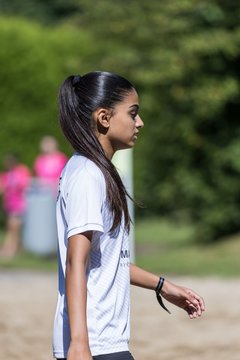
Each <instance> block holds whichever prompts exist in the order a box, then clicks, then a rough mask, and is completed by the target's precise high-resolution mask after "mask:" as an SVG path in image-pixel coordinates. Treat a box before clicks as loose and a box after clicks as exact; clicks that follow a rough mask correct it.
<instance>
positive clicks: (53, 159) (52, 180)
mask: <svg viewBox="0 0 240 360" xmlns="http://www.w3.org/2000/svg"><path fill="white" fill-rule="evenodd" d="M67 160H68V159H67V157H66V156H65V155H64V154H63V153H61V152H59V151H56V152H55V153H52V154H43V155H39V156H38V157H37V159H36V161H35V164H34V171H35V174H36V176H37V177H38V178H39V180H40V182H41V184H43V185H47V186H50V187H53V188H54V189H56V188H57V185H58V181H59V177H60V174H61V171H62V169H63V168H64V166H65V164H66V162H67Z"/></svg>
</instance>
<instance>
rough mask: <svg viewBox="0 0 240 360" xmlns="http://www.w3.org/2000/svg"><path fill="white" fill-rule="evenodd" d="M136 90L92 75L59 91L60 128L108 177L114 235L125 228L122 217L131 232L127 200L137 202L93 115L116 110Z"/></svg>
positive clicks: (121, 80)
mask: <svg viewBox="0 0 240 360" xmlns="http://www.w3.org/2000/svg"><path fill="white" fill-rule="evenodd" d="M132 89H133V86H132V85H131V84H130V83H129V82H128V81H127V80H126V79H124V78H122V77H120V76H119V75H116V74H112V73H106V72H92V73H88V74H86V75H84V76H82V77H80V76H79V75H78V76H69V77H68V78H67V79H66V80H65V81H64V83H63V84H62V86H61V88H60V91H59V113H60V124H61V128H62V131H63V133H64V135H65V137H66V138H67V139H68V141H69V142H70V144H71V145H72V147H73V149H74V150H76V151H77V152H78V153H79V154H81V155H83V156H85V157H86V158H88V159H89V160H91V161H93V162H94V163H95V164H96V165H97V166H98V167H99V168H100V170H101V171H102V173H103V175H104V178H105V182H106V194H107V202H108V205H109V209H110V211H111V212H112V214H113V223H112V226H111V229H110V233H113V232H114V230H116V229H117V227H118V226H119V225H120V224H121V219H122V215H123V216H124V223H125V229H126V230H127V232H129V229H130V222H131V219H130V215H129V211H128V206H127V197H129V198H130V199H131V200H133V199H132V198H131V196H130V195H129V194H128V192H127V190H126V189H125V186H124V185H123V182H122V180H121V178H120V176H119V174H118V172H117V170H116V168H115V166H114V165H113V163H112V162H111V161H110V160H109V159H108V158H107V156H106V154H105V152H104V150H103V148H102V146H101V144H100V142H99V140H98V138H97V136H96V135H95V132H94V131H93V130H94V128H95V123H94V120H93V117H92V114H93V112H94V111H95V110H96V109H98V108H100V107H104V108H108V109H113V108H114V105H115V104H116V103H117V102H120V101H121V100H122V99H123V98H124V96H126V94H127V93H129V92H130V91H131V90H132Z"/></svg>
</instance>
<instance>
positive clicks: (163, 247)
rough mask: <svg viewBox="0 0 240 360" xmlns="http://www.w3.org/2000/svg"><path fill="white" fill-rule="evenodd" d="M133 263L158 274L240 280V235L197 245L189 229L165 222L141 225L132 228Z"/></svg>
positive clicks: (189, 226) (191, 228) (186, 226)
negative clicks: (234, 277) (134, 249)
mask: <svg viewBox="0 0 240 360" xmlns="http://www.w3.org/2000/svg"><path fill="white" fill-rule="evenodd" d="M135 239H136V262H137V264H138V265H139V266H142V267H144V268H145V269H148V270H150V271H153V272H156V273H159V274H162V273H163V274H174V275H194V276H207V275H213V276H240V261H239V253H240V235H239V234H238V235H235V236H232V237H228V238H225V239H224V240H221V241H219V242H215V243H214V244H208V245H206V244H205V245H203V244H202V245H200V244H197V243H196V242H195V241H194V228H193V227H192V226H191V225H183V224H177V223H174V222H170V221H167V220H159V219H152V220H147V221H145V220H144V221H141V222H138V223H137V224H136V227H135Z"/></svg>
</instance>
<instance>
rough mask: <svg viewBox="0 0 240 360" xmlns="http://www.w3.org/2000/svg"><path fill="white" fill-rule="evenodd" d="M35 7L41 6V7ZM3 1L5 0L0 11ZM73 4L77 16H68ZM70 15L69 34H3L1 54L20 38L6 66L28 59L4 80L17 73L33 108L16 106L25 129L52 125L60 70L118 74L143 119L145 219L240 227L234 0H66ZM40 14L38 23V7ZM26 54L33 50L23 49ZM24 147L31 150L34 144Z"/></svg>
mask: <svg viewBox="0 0 240 360" xmlns="http://www.w3.org/2000/svg"><path fill="white" fill-rule="evenodd" d="M29 1H30V0H29ZM31 2H32V3H35V6H36V8H37V7H38V6H39V1H37V0H35V1H34V0H31ZM3 3H4V1H3V0H1V1H0V6H1V4H3ZM57 3H58V4H60V3H61V1H60V0H59V1H57V0H54V1H53V0H52V1H49V2H44V4H45V6H48V9H49V13H50V14H53V13H54V14H57V13H56V12H54V8H55V6H56V4H57ZM73 4H74V6H76V8H75V11H71V6H72V5H73ZM9 6H10V5H9ZM66 6H67V5H66ZM24 15H25V16H28V15H27V14H24ZM65 15H66V17H65V20H64V21H65V24H66V25H65V27H64V28H63V27H62V28H61V29H58V28H55V29H51V31H50V29H48V30H44V29H43V28H41V29H40V28H38V35H36V34H35V32H36V31H37V30H35V32H34V31H33V34H35V35H32V34H30V31H29V32H28V35H27V39H26V40H24V39H23V38H24V37H25V36H22V38H21V41H20V38H19V37H20V34H17V36H16V35H14V36H13V35H12V36H11V30H10V27H9V29H8V35H6V31H5V35H3V34H4V31H2V32H1V33H2V35H1V37H2V38H3V37H4V36H6V39H5V40H4V41H5V43H4V44H5V45H4V46H2V47H1V48H2V49H5V50H4V51H6V48H8V46H7V44H8V43H9V41H15V45H14V47H11V48H9V49H8V50H7V51H9V53H8V54H7V56H6V57H5V60H3V62H7V61H9V64H8V66H10V64H11V63H12V61H10V60H9V59H12V54H11V51H12V52H14V51H15V50H14V49H15V48H19V46H21V47H20V48H19V50H18V54H22V60H21V56H20V55H18V62H19V63H18V66H17V69H18V70H16V67H15V65H11V69H9V72H8V73H9V79H8V81H9V82H10V83H11V82H12V81H13V78H14V77H15V85H12V86H13V88H12V89H14V90H15V91H14V92H15V94H16V98H17V99H22V101H24V99H26V98H28V99H29V102H28V105H26V103H24V106H20V105H18V107H16V109H17V110H16V112H15V115H16V114H17V115H18V118H20V119H21V124H22V127H23V128H24V126H25V127H26V128H28V126H29V125H24V121H27V120H24V119H27V117H28V118H30V117H31V118H32V119H36V120H35V121H34V124H35V125H33V127H34V126H36V127H35V129H39V128H40V129H41V131H43V130H44V129H47V127H46V124H45V123H44V124H43V123H41V121H40V118H43V117H44V118H45V119H46V123H47V126H49V124H50V122H51V121H52V119H53V118H54V119H55V117H54V114H55V111H56V109H55V103H54V101H52V99H53V94H54V93H56V88H57V87H58V84H59V81H60V79H62V75H64V72H66V73H67V71H69V72H70V73H72V72H78V71H80V73H84V72H85V71H86V70H90V69H99V70H110V71H115V72H119V73H121V74H123V75H125V76H126V77H128V78H129V79H131V80H132V82H133V83H134V84H135V85H136V88H137V89H138V92H139V94H140V104H141V116H142V118H143V119H144V121H145V128H144V129H143V130H142V137H140V139H139V142H138V144H137V146H136V149H135V193H136V198H137V199H140V200H142V201H143V202H144V203H145V204H146V207H147V209H146V210H145V211H143V210H141V213H143V214H144V215H148V214H150V213H154V214H165V215H166V214H168V215H169V216H172V217H174V218H175V219H191V220H193V221H194V222H195V223H196V224H197V227H198V232H197V235H198V238H199V239H200V240H201V241H207V240H212V239H216V238H217V237H219V236H222V235H224V234H226V233H231V232H236V231H239V230H240V222H239V218H240V207H239V199H240V187H239V175H240V156H239V155H240V140H239V139H240V137H239V135H240V123H239V116H238V114H239V110H240V101H239V78H240V70H239V69H240V46H239V45H240V25H239V17H240V5H239V4H238V2H236V1H234V0H229V1H227V2H226V1H223V0H210V1H203V0H182V1H178V0H172V1H165V2H162V1H158V0H152V1H149V2H146V1H144V0H131V1H128V2H127V1H123V0H121V1H120V0H116V1H114V2H112V1H108V0H102V1H95V3H94V6H92V3H91V2H89V1H87V0H79V1H77V2H75V1H71V2H70V4H69V8H68V9H67V10H66V13H65ZM35 17H36V18H38V19H39V17H38V16H37V11H36V12H35ZM63 18H64V17H62V16H60V17H58V16H56V17H55V16H54V20H52V21H53V22H54V23H56V21H57V19H59V20H60V21H61V22H62V21H63ZM45 20H46V18H45ZM2 26H3V25H2ZM24 26H30V25H29V24H28V25H27V24H26V25H24ZM24 26H23V27H22V29H21V31H24ZM31 26H33V25H31ZM73 26H74V30H73V28H72V27H73ZM34 28H35V25H34ZM70 29H71V30H70ZM18 30H19V29H18ZM21 31H20V33H21ZM15 32H18V31H17V30H16V28H15ZM70 33H71V34H74V35H73V36H71V35H70ZM54 34H55V35H54ZM57 34H60V35H57ZM34 36H38V37H37V38H35V39H33V37H34ZM42 36H44V38H45V40H46V38H48V37H49V39H48V46H46V45H44V44H43V43H42V41H40V38H42ZM58 36H60V39H61V40H60V39H59V37H58ZM31 38H32V43H31V45H30V43H29V42H30V39H31ZM9 39H11V40H9ZM14 39H15V40H14ZM87 39H88V40H87ZM1 41H2V40H1ZM26 41H28V45H27V44H26ZM36 41H40V43H41V46H40V47H34V46H33V47H32V44H33V43H35V42H36ZM74 43H75V44H79V46H80V47H81V51H80V50H79V48H78V46H74ZM20 44H21V45H20ZM23 44H25V45H23ZM82 44H83V45H82ZM24 46H25V48H24ZM30 48H32V50H31V52H29V51H27V50H26V49H30ZM1 51H3V50H1ZM26 54H28V57H26V59H25V56H26ZM31 54H32V55H34V56H33V57H31V59H33V58H34V59H35V60H34V61H35V63H36V64H35V65H33V64H34V62H33V63H32V61H33V60H31V64H30V56H31ZM15 58H16V57H15ZM28 58H29V63H28V62H27V59H28ZM7 59H8V60H7ZM23 59H24V60H23ZM38 59H41V60H38ZM44 59H45V60H46V59H48V61H45V62H44ZM77 59H81V61H78V60H77ZM4 66H5V65H4ZM39 67H42V71H41V74H35V69H36V68H39ZM1 68H3V66H2V67H1ZM14 68H15V69H14ZM19 69H21V71H20V72H19ZM16 72H17V73H18V74H20V73H21V74H25V76H24V78H25V80H24V84H23V83H21V85H20V83H19V82H18V81H16V79H17V78H16V76H19V79H20V75H17V74H16ZM43 73H44V77H43V76H42V74H43ZM26 74H28V76H26ZM28 77H29V79H28ZM10 78H11V79H12V80H11V79H10ZM30 78H32V79H31V80H30ZM26 79H27V80H26ZM2 83H3V82H2ZM5 83H6V82H5V81H4V84H5ZM38 83H39V85H38V86H40V88H42V87H43V83H45V84H47V89H45V91H44V92H43V93H38V92H37V91H35V90H34V85H35V84H38ZM15 87H16V89H15ZM5 91H6V92H5ZM0 92H1V95H0V98H1V99H4V102H6V104H5V113H4V121H5V122H6V121H7V122H8V124H11V129H12V130H11V131H12V133H14V131H15V130H14V126H13V123H14V121H15V120H14V119H16V117H15V115H14V114H13V112H12V109H11V111H10V112H9V114H7V111H6V110H7V109H9V108H11V103H10V100H9V99H8V97H9V96H7V94H8V95H9V93H10V92H9V88H8V89H2V87H1V88H0ZM50 99H51V101H50ZM2 101H3V100H2ZM16 101H19V100H16ZM39 102H41V103H42V104H43V105H44V106H43V108H42V107H41V106H39ZM28 106H29V108H28ZM30 108H31V109H32V110H31V111H30ZM35 109H37V111H35ZM5 114H6V115H5ZM11 114H12V115H11ZM40 114H41V115H40ZM27 122H28V124H29V121H27ZM9 126H10V125H9ZM54 126H55V124H54ZM8 129H9V128H8ZM18 131H19V129H18V130H17V131H15V132H18ZM4 136H5V137H6V133H5V135H4ZM24 146H26V148H27V151H30V147H31V144H27V143H26V144H25V145H24ZM24 151H25V150H24ZM139 214H140V212H139Z"/></svg>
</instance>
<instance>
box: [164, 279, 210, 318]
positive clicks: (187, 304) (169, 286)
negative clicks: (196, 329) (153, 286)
mask: <svg viewBox="0 0 240 360" xmlns="http://www.w3.org/2000/svg"><path fill="white" fill-rule="evenodd" d="M161 295H162V296H163V297H164V299H166V300H167V301H169V302H170V303H172V304H174V305H176V306H178V307H180V308H182V309H184V310H185V311H186V312H187V313H188V315H189V317H190V319H194V318H197V317H199V316H201V314H202V312H203V311H204V310H205V304H204V301H203V299H202V298H201V297H200V296H199V295H197V294H196V293H195V292H194V291H192V290H190V289H188V288H185V287H182V286H179V285H175V284H173V283H171V282H170V281H168V280H165V281H164V284H163V287H162V290H161Z"/></svg>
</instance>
